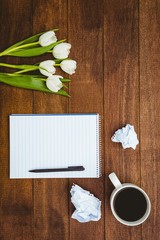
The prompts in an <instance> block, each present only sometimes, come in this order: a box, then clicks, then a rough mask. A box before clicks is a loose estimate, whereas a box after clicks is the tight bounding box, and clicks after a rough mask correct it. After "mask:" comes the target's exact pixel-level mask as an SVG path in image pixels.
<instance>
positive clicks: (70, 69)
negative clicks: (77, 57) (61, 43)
mask: <svg viewBox="0 0 160 240" xmlns="http://www.w3.org/2000/svg"><path fill="white" fill-rule="evenodd" d="M60 67H61V69H62V70H63V71H64V72H66V73H68V74H70V75H72V74H73V73H75V70H76V67H77V62H76V61H74V60H63V61H62V62H61V63H60Z"/></svg>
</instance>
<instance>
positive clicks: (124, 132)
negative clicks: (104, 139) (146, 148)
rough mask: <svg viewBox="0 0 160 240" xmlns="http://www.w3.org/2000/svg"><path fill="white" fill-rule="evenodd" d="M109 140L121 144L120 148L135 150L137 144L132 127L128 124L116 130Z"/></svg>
mask: <svg viewBox="0 0 160 240" xmlns="http://www.w3.org/2000/svg"><path fill="white" fill-rule="evenodd" d="M111 140H112V141H113V142H120V143H122V147H123V148H124V149H125V148H133V149H134V150H135V149H136V146H137V144H138V143H139V141H138V139H137V134H136V132H135V131H134V127H133V126H132V125H130V124H127V125H126V126H125V127H123V128H121V129H119V130H117V131H116V132H115V134H114V135H113V136H112V138H111Z"/></svg>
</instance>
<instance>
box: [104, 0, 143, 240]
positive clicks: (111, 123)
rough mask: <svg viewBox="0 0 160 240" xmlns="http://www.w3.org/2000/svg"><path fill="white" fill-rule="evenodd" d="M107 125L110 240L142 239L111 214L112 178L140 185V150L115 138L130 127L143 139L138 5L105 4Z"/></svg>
mask: <svg viewBox="0 0 160 240" xmlns="http://www.w3.org/2000/svg"><path fill="white" fill-rule="evenodd" d="M104 13H105V15H104V96H105V98H104V100H105V101H104V109H105V112H104V115H105V118H104V121H105V160H106V168H105V169H106V174H107V176H106V184H105V185H106V194H107V199H106V205H105V206H106V212H105V216H106V226H105V227H106V239H110V240H114V239H115V240H117V239H118V240H122V239H123V240H124V239H133V240H135V239H141V226H138V227H134V228H131V227H127V226H124V225H122V224H121V223H119V222H118V221H117V220H116V219H115V218H114V217H113V215H112V213H111V210H110V204H109V198H110V194H111V192H112V190H113V186H112V185H111V183H110V181H109V179H108V174H109V173H111V172H115V173H116V174H117V176H118V177H119V179H120V180H121V181H122V182H132V183H134V184H137V185H140V158H139V147H137V149H136V150H135V151H134V150H132V149H126V150H124V149H123V148H122V146H121V145H120V144H118V143H113V142H111V140H110V139H111V136H112V135H113V133H114V132H115V130H117V129H118V128H121V127H123V126H125V125H126V123H130V124H132V125H134V127H135V130H136V132H137V133H138V135H139V79H138V1H132V0H130V1H125V0H121V1H105V6H104Z"/></svg>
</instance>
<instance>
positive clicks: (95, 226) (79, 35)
mask: <svg viewBox="0 0 160 240" xmlns="http://www.w3.org/2000/svg"><path fill="white" fill-rule="evenodd" d="M68 17H69V18H68V25H69V42H70V43H71V44H72V51H71V57H72V58H73V59H76V60H77V63H78V68H77V71H76V74H75V75H73V76H72V77H71V79H72V84H71V85H70V94H71V99H70V102H69V111H70V112H72V113H73V112H74V113H79V112H80V113H84V112H98V113H100V114H101V115H102V117H103V1H99V0H95V1H91V0H88V1H80V0H75V1H69V9H68ZM102 129H103V126H102ZM102 158H103V157H102ZM102 171H103V169H102ZM103 180H104V176H103V177H101V178H99V179H72V180H70V187H71V186H72V184H73V183H76V184H78V185H80V186H81V187H83V188H84V189H87V190H89V191H91V193H93V194H94V195H95V196H96V197H98V198H99V199H100V200H101V201H102V218H101V220H100V221H98V222H89V223H85V224H82V223H79V222H77V221H76V220H73V219H70V239H71V240H75V239H76V240H82V239H85V240H91V239H99V240H102V239H104V185H103V183H104V182H103ZM70 208H71V209H70V215H71V214H72V213H73V211H74V209H73V206H72V205H71V206H70Z"/></svg>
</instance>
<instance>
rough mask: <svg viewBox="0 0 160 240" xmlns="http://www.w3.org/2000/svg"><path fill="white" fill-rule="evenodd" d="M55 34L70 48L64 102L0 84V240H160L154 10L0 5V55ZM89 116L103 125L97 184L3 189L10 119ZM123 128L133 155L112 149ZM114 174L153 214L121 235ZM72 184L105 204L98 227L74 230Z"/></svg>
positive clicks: (152, 5)
mask: <svg viewBox="0 0 160 240" xmlns="http://www.w3.org/2000/svg"><path fill="white" fill-rule="evenodd" d="M53 28H59V32H58V33H57V35H58V38H59V39H63V38H66V39H67V41H68V42H70V43H71V44H72V49H71V54H70V57H71V58H73V59H75V60H76V61H77V63H78V67H77V71H76V74H74V75H72V76H69V78H70V79H71V80H72V82H71V83H70V84H69V93H70V95H71V98H70V99H68V98H66V97H62V96H57V95H51V94H44V93H41V92H34V91H29V90H23V89H18V88H12V87H9V86H6V85H3V84H0V120H1V121H0V146H1V148H0V163H1V164H0V240H51V239H52V240H83V239H85V240H141V239H143V240H152V239H154V240H159V239H160V214H159V208H160V196H159V192H160V187H159V184H160V180H159V176H160V164H159V163H160V161H159V155H160V111H159V106H160V91H159V79H160V67H159V66H160V60H159V56H160V50H159V45H160V1H158V0H153V1H150V0H139V1H138V0H119V1H116V0H114V1H112V0H47V1H45V0H15V1H13V0H1V1H0V34H1V38H0V39H1V40H0V51H2V50H3V49H5V48H6V47H8V46H10V45H11V44H13V43H15V42H16V41H20V40H22V39H24V38H26V37H29V36H31V35H32V34H36V33H38V32H41V31H47V30H50V29H53ZM48 57H49V58H51V55H48V56H45V58H46V59H47V58H48ZM42 59H44V57H43V56H41V57H37V58H32V59H22V58H21V59H19V58H12V57H3V58H1V60H0V62H7V63H15V64H18V63H22V62H23V63H30V61H31V62H32V63H36V62H40V61H41V60H42ZM1 71H3V69H2V68H1ZM59 73H61V74H62V72H59ZM63 75H64V74H63ZM65 76H66V77H68V76H67V75H65ZM86 112H98V113H100V114H101V118H102V126H101V129H102V131H101V137H102V177H101V178H99V179H36V180H32V179H28V180H27V179H23V180H13V179H9V121H8V120H9V114H11V113H86ZM126 123H130V124H132V125H134V127H135V131H136V132H137V134H138V138H139V140H140V144H139V145H138V146H137V148H136V150H135V151H134V150H132V149H126V150H124V149H123V148H122V146H121V145H120V144H118V143H113V142H112V141H111V140H110V139H111V136H112V135H113V133H114V132H115V131H116V130H117V129H118V128H121V127H123V126H124V125H125V124H126ZM113 171H114V172H116V174H117V176H118V177H119V178H120V180H121V181H122V182H132V183H134V184H137V185H138V186H141V187H142V188H143V189H144V190H145V191H146V192H147V194H148V195H149V197H150V199H151V205H152V210H151V215H150V217H149V219H148V220H147V221H146V222H145V223H144V224H143V225H140V226H137V227H126V226H124V225H122V224H121V223H119V222H118V221H117V220H116V219H115V218H114V217H113V215H112V213H111V210H110V204H109V198H110V194H111V192H112V190H113V186H112V184H111V183H110V181H109V179H108V174H109V173H111V172H113ZM73 183H76V184H79V185H80V186H82V187H84V188H85V189H87V190H89V191H90V192H91V193H93V194H94V195H95V196H96V197H98V198H99V199H100V200H101V201H102V217H101V220H100V221H98V222H89V223H84V224H81V223H79V222H77V221H76V220H73V219H72V218H71V215H72V213H73V211H74V208H73V205H72V204H71V201H70V188H71V186H72V184H73Z"/></svg>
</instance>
